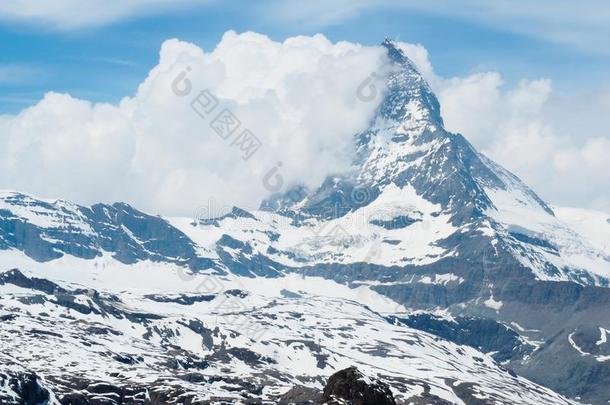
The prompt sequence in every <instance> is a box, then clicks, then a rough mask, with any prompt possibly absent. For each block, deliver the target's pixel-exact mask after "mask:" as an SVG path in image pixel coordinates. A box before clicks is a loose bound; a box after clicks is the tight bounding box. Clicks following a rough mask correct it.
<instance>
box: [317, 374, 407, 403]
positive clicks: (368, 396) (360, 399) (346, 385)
mask: <svg viewBox="0 0 610 405" xmlns="http://www.w3.org/2000/svg"><path fill="white" fill-rule="evenodd" d="M322 402H323V403H325V404H331V405H343V404H345V403H347V404H352V405H396V401H395V400H394V396H393V395H392V391H390V387H388V385H387V384H385V383H383V382H381V381H378V380H374V379H370V378H367V377H365V376H364V375H363V374H362V373H360V371H358V369H357V368H356V367H349V368H346V369H344V370H341V371H337V372H336V373H335V374H333V375H331V376H330V378H329V379H328V383H327V384H326V387H325V388H324V393H323V394H322Z"/></svg>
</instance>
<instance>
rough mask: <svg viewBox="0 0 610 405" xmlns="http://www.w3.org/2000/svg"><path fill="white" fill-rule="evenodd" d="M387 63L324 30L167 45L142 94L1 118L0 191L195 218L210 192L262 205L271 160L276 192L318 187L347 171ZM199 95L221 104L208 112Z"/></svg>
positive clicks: (48, 104)
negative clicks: (375, 79) (243, 140)
mask: <svg viewBox="0 0 610 405" xmlns="http://www.w3.org/2000/svg"><path fill="white" fill-rule="evenodd" d="M385 58H386V55H385V52H384V51H383V50H382V49H381V48H380V47H363V46H360V45H357V44H352V43H347V42H339V43H336V44H333V43H331V42H330V41H328V40H327V39H326V38H325V37H324V36H322V35H315V36H313V37H294V38H289V39H287V40H286V41H284V42H281V43H280V42H274V41H272V40H270V39H269V38H268V37H266V36H263V35H259V34H255V33H245V34H241V35H238V34H236V33H234V32H227V33H226V34H225V35H224V37H223V38H222V40H221V41H220V43H219V44H218V45H217V47H216V48H215V49H214V50H212V51H209V52H206V51H204V50H202V49H201V48H199V47H198V46H196V45H193V44H190V43H186V42H181V41H178V40H175V39H174V40H168V41H166V42H165V43H164V44H163V45H162V48H161V51H160V58H159V63H158V65H157V66H155V67H154V68H153V69H152V70H151V71H150V72H149V74H148V77H147V78H146V79H145V80H144V81H143V82H142V83H141V84H140V86H139V88H138V90H137V93H136V94H135V95H134V96H133V97H128V98H125V99H123V100H122V101H121V102H120V104H119V105H110V104H103V103H100V104H92V103H90V102H88V101H85V100H79V99H75V98H73V97H71V96H70V95H67V94H57V93H48V94H46V95H45V97H44V99H43V100H41V101H40V102H39V103H38V104H36V105H34V106H32V107H30V108H28V109H26V110H24V111H22V112H21V113H20V114H18V115H16V116H4V117H0V136H1V138H0V143H1V148H0V187H2V188H11V189H18V190H21V191H25V192H31V193H35V194H38V195H41V196H49V197H62V198H66V199H70V200H74V201H78V202H81V203H93V202H97V201H108V202H111V201H127V202H130V203H133V204H135V205H136V206H137V207H140V208H142V209H145V210H147V211H151V212H160V213H164V214H169V215H174V214H181V215H192V214H193V213H194V212H195V211H196V210H197V209H198V208H197V207H198V206H200V205H204V204H207V202H208V201H209V200H210V199H214V200H216V202H217V204H218V205H219V206H226V205H239V206H244V207H247V208H253V207H257V206H258V204H259V203H260V200H261V199H262V198H264V197H266V196H267V195H268V193H269V187H265V185H264V184H263V182H262V180H263V178H264V176H265V174H266V173H268V172H269V170H270V169H271V168H273V167H275V166H278V165H281V175H282V178H283V181H284V184H283V185H277V184H274V185H273V187H279V186H283V187H284V188H285V187H288V186H289V185H290V184H292V183H295V182H297V181H305V182H306V183H307V184H308V185H310V186H315V185H317V184H319V183H320V182H321V181H322V180H323V179H324V178H325V176H326V175H328V174H329V173H333V172H340V171H343V170H347V169H348V168H349V165H350V163H351V161H352V156H353V149H352V148H353V145H352V137H353V135H354V134H355V133H357V132H359V131H361V130H363V129H365V128H366V126H367V124H368V122H369V120H370V118H371V117H372V115H373V113H374V111H375V109H376V108H377V105H376V104H375V103H374V102H368V103H365V102H362V101H360V100H359V99H358V98H357V97H356V89H357V87H358V85H359V83H361V82H362V80H363V79H364V78H366V77H368V76H369V75H370V73H371V72H372V71H378V72H382V71H383V69H384V66H385V65H386V63H387V62H386V59H385ZM181 73H188V74H187V75H186V76H184V77H183V78H182V79H186V80H187V81H188V87H189V89H190V92H189V94H188V95H178V93H180V92H181V91H183V90H184V89H185V86H186V81H185V80H182V79H181V80H179V81H177V79H178V78H179V75H180V74H181ZM380 76H381V75H380ZM175 81H176V83H177V84H176V86H177V88H178V90H179V91H178V93H176V91H174V90H172V86H173V85H175V84H174V82H175ZM378 85H379V86H380V87H381V84H378ZM203 90H207V91H208V93H206V94H210V95H211V96H212V97H214V99H215V100H216V101H217V103H218V105H217V107H216V109H215V110H214V111H213V113H210V114H209V115H208V114H206V113H205V112H203V111H202V109H201V98H200V97H199V95H200V92H201V91H203ZM194 99H197V100H199V104H197V105H198V106H199V107H200V108H198V109H197V110H194V108H193V106H192V105H191V103H192V101H193V100H194ZM379 99H380V98H379ZM224 110H226V111H230V114H232V117H235V119H236V120H239V122H240V126H239V128H237V129H236V130H235V134H232V135H231V136H230V137H227V139H224V137H225V135H226V134H224V133H222V131H221V133H219V132H217V131H218V129H219V128H220V129H222V126H221V127H219V126H218V125H216V126H214V125H212V121H213V119H214V118H215V117H216V116H217V115H219V114H220V113H221V112H222V111H224ZM225 115H226V114H225ZM217 123H218V122H217ZM245 130H247V131H248V132H247V133H248V134H251V135H250V139H252V138H253V137H256V139H257V140H259V141H260V144H261V146H260V148H258V149H257V150H256V152H255V153H254V155H252V156H250V157H249V158H247V157H248V156H247V155H249V154H250V151H251V150H252V149H251V148H250V149H247V150H246V151H244V150H243V149H244V148H245V147H244V145H240V144H239V143H238V142H236V139H237V136H238V135H241V134H242V133H243V132H244V131H245Z"/></svg>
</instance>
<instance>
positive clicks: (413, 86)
mask: <svg viewBox="0 0 610 405" xmlns="http://www.w3.org/2000/svg"><path fill="white" fill-rule="evenodd" d="M382 46H383V47H385V48H386V50H387V54H388V59H389V60H390V63H391V68H390V74H389V75H388V79H387V83H386V84H387V93H386V97H385V98H384V100H383V102H382V104H381V106H380V108H379V115H380V116H381V117H383V118H385V119H390V120H394V121H398V122H400V121H404V120H409V119H418V120H421V119H424V120H425V121H428V122H429V123H430V124H434V125H438V126H441V127H442V126H443V120H442V118H441V109H440V104H439V102H438V100H437V98H436V96H435V95H434V93H433V92H432V89H431V88H430V85H429V84H428V82H426V80H425V79H424V77H423V76H422V74H421V73H420V72H419V70H418V69H417V67H416V66H415V63H413V61H411V59H409V57H408V56H407V55H406V54H405V51H404V49H403V48H402V47H401V45H400V44H399V43H396V42H394V41H393V40H390V39H388V38H386V39H385V40H384V41H383V43H382Z"/></svg>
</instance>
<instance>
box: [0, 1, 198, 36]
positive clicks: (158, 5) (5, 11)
mask: <svg viewBox="0 0 610 405" xmlns="http://www.w3.org/2000/svg"><path fill="white" fill-rule="evenodd" d="M207 2H208V1H207V0H87V1H81V0H48V1H47V0H45V1H34V2H33V1H30V0H4V1H2V2H0V20H4V21H8V22H32V23H42V24H44V25H47V26H49V27H51V28H55V29H63V30H69V29H76V28H83V27H90V26H100V25H105V24H109V23H113V22H116V21H120V20H124V19H126V18H130V17H134V16H140V15H150V14H156V13H159V12H167V11H172V10H175V9H179V8H182V7H186V6H191V5H197V4H204V3H207Z"/></svg>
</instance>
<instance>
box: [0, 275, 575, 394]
mask: <svg viewBox="0 0 610 405" xmlns="http://www.w3.org/2000/svg"><path fill="white" fill-rule="evenodd" d="M202 284H205V285H214V286H215V287H214V288H212V289H211V290H209V291H206V293H201V292H197V291H196V290H194V291H190V292H187V291H181V292H175V293H173V294H147V295H139V294H133V293H130V292H124V293H122V294H121V295H120V296H118V295H116V293H115V291H98V290H94V289H91V288H86V287H84V286H79V285H66V284H56V283H53V282H51V281H48V280H45V279H37V278H31V277H28V276H26V275H24V274H22V273H20V272H18V271H16V270H13V271H9V272H6V273H3V274H0V317H1V318H2V320H3V326H2V328H0V342H1V345H0V359H2V362H3V364H5V366H0V375H1V373H3V372H8V371H9V370H12V369H13V366H8V365H6V364H7V363H9V364H23V365H27V368H28V369H31V370H36V373H37V374H38V375H40V376H41V377H42V378H44V380H45V382H46V386H47V387H48V388H49V389H50V390H51V392H52V393H53V395H56V396H58V397H60V398H61V399H62V401H66V398H69V399H71V400H72V401H74V402H70V403H77V402H76V401H77V400H81V401H82V400H83V398H85V399H87V400H89V401H93V400H95V399H96V398H97V399H98V400H100V399H105V400H106V401H108V402H105V403H138V402H137V401H138V400H144V399H146V398H148V399H149V400H151V401H153V403H170V402H172V401H176V400H177V399H178V397H179V398H181V401H191V402H189V403H195V402H196V401H204V400H208V401H210V400H211V401H212V403H253V402H252V401H254V400H255V399H258V400H261V401H263V403H277V401H278V400H279V399H280V398H281V397H282V395H283V394H284V393H286V392H287V391H288V390H289V389H291V388H293V387H295V386H305V387H310V388H314V389H322V388H323V386H324V383H325V381H326V378H327V377H328V376H329V375H330V374H332V373H333V372H335V371H336V370H339V369H342V368H346V367H349V366H351V365H354V364H357V365H358V367H359V369H360V370H362V371H363V372H364V373H365V374H366V375H369V376H375V377H378V378H380V379H382V380H383V381H386V382H387V383H388V384H389V385H390V387H391V389H392V391H393V393H394V396H395V398H396V399H397V400H398V401H399V403H409V402H410V403H412V402H413V401H416V400H417V399H419V400H424V398H427V400H428V401H430V402H427V403H441V402H440V401H441V400H444V401H447V402H443V403H455V404H463V403H472V402H471V400H472V399H473V398H477V399H478V400H479V401H480V402H479V403H489V404H492V403H493V404H515V403H520V404H537V405H538V404H549V405H550V404H568V403H571V402H570V401H568V400H566V399H564V398H562V397H560V396H559V395H557V394H555V393H553V392H552V391H550V390H548V389H545V388H542V387H540V386H537V385H535V384H533V383H531V382H529V381H527V380H525V379H524V378H521V377H517V376H515V375H514V374H512V373H510V372H508V371H507V370H506V369H503V368H501V367H500V366H498V364H497V363H495V361H494V360H493V359H492V358H490V357H489V356H487V355H484V354H482V353H480V352H478V351H477V350H475V349H472V348H469V347H466V346H458V345H456V344H453V343H450V342H447V341H443V340H439V339H438V338H436V337H434V336H433V335H430V334H427V333H425V332H421V331H418V330H415V329H411V328H408V327H405V326H402V325H396V324H392V323H390V322H389V321H388V320H387V319H385V318H384V317H383V316H381V315H379V314H378V313H377V312H374V311H373V310H371V309H370V308H368V307H366V306H364V305H362V304H360V303H358V302H356V301H352V300H348V299H339V298H332V297H322V296H319V295H311V294H309V293H308V292H307V291H302V290H300V289H298V288H295V289H291V290H287V289H284V290H282V292H281V293H280V294H278V293H277V292H276V291H273V290H270V291H265V288H260V286H259V288H254V290H255V291H250V290H249V289H244V288H243V285H241V283H240V281H238V280H237V281H236V280H231V279H220V278H216V277H208V276H202V275H199V276H193V279H192V280H191V283H190V285H191V286H199V285H202ZM253 284H254V283H253ZM237 287H239V288H237ZM112 401H114V402H112ZM121 401H122V402H121ZM155 401H158V402H155ZM214 401H216V402H214ZM248 401H250V402H248ZM3 403H7V404H10V403H11V402H10V401H9V400H7V402H3ZM15 403H17V402H15ZM51 403H52V402H51ZM64 403H65V402H64ZM78 403H84V402H78Z"/></svg>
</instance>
